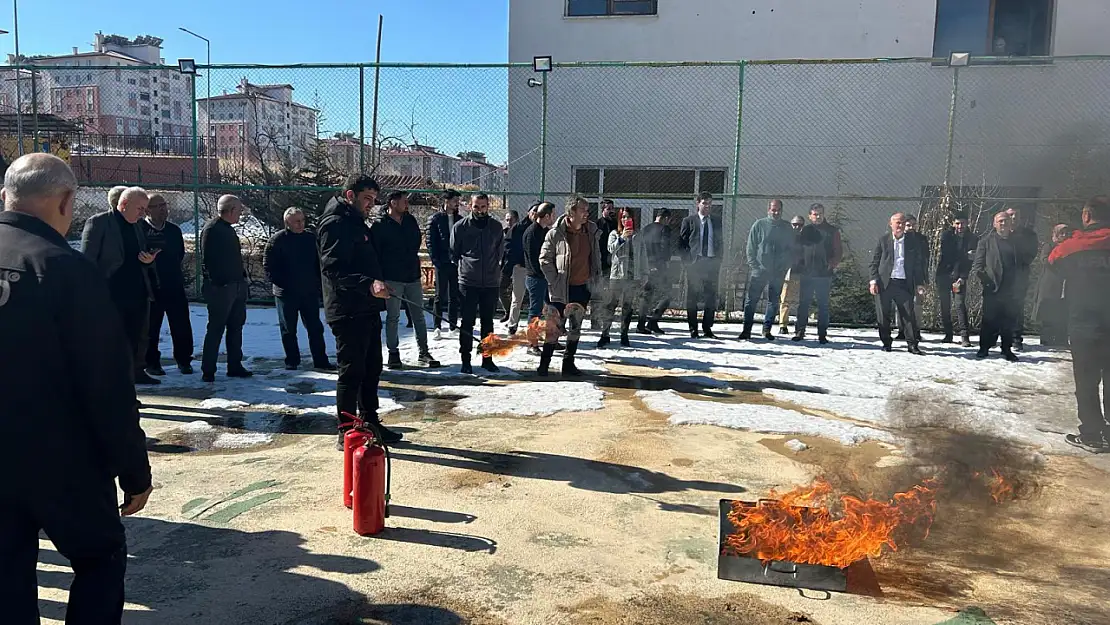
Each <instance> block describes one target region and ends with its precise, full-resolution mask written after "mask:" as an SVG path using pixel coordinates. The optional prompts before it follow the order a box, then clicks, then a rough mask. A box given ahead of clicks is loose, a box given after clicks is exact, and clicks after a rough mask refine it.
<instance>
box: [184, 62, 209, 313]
mask: <svg viewBox="0 0 1110 625" xmlns="http://www.w3.org/2000/svg"><path fill="white" fill-rule="evenodd" d="M204 71H206V72H210V71H212V68H211V67H209V68H206V69H205V70H204ZM189 80H190V81H191V82H192V83H193V267H194V271H196V274H195V275H194V282H195V284H196V294H197V297H200V162H199V161H198V160H197V75H196V74H193V75H192V76H191V77H190V78H189Z"/></svg>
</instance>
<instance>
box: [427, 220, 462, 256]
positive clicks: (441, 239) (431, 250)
mask: <svg viewBox="0 0 1110 625" xmlns="http://www.w3.org/2000/svg"><path fill="white" fill-rule="evenodd" d="M459 219H460V217H459V214H458V213H455V214H454V215H449V214H447V211H444V210H441V211H439V212H437V213H435V214H433V215H432V216H431V217H429V218H428V232H427V234H426V235H425V237H426V238H427V239H428V255H429V256H431V257H432V264H433V265H436V266H437V267H439V266H442V265H447V264H450V263H452V262H453V261H452V260H451V228H453V227H454V226H455V224H456V223H458V221H459Z"/></svg>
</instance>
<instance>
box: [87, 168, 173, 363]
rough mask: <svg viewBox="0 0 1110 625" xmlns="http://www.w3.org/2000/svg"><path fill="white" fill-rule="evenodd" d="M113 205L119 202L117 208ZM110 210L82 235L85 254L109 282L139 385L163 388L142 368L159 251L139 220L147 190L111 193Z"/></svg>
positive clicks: (91, 222)
mask: <svg viewBox="0 0 1110 625" xmlns="http://www.w3.org/2000/svg"><path fill="white" fill-rule="evenodd" d="M113 200H115V202H114V203H113ZM108 203H109V205H111V206H112V208H111V210H108V211H107V212H103V213H100V214H98V215H93V216H92V217H90V218H89V219H88V221H86V222H85V229H84V231H83V232H82V233H81V251H82V252H83V253H84V254H85V256H87V257H88V258H89V260H91V261H93V263H94V264H96V266H97V267H99V268H100V271H101V273H102V274H103V275H104V277H105V278H107V279H108V287H109V291H110V292H111V295H112V302H113V303H114V304H115V305H116V310H118V311H119V314H120V318H121V319H122V320H123V325H124V328H125V329H126V331H127V341H128V344H129V345H130V346H131V353H132V355H133V361H134V367H135V383H136V384H159V383H160V382H159V380H157V379H155V378H152V377H150V375H148V374H147V372H146V371H145V370H144V368H143V363H144V362H145V361H146V348H147V345H146V335H147V326H148V325H149V324H150V318H149V317H150V300H151V299H153V297H152V295H153V288H152V279H151V274H150V271H151V263H153V262H154V259H155V257H156V256H158V251H157V250H155V251H154V252H153V253H151V252H150V251H149V250H148V249H147V243H146V237H145V236H144V235H143V230H142V228H141V227H140V226H139V225H138V223H139V220H140V219H142V217H143V216H144V215H145V214H146V207H147V204H148V199H147V194H146V191H144V190H143V189H141V188H139V187H129V188H126V189H124V190H123V191H118V192H117V191H116V189H112V191H110V192H109V195H108Z"/></svg>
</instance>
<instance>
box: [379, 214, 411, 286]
mask: <svg viewBox="0 0 1110 625" xmlns="http://www.w3.org/2000/svg"><path fill="white" fill-rule="evenodd" d="M420 239H421V233H420V224H419V223H417V221H416V217H413V216H412V214H411V213H405V215H404V216H403V217H402V218H401V221H400V223H398V222H397V220H396V219H394V218H392V217H390V216H389V213H388V212H382V213H381V215H380V216H379V217H378V218H377V219H376V220H375V221H374V223H372V224H370V240H371V241H372V242H373V243H374V251H375V252H377V253H378V264H379V265H380V266H381V268H382V275H383V276H385V279H386V280H390V281H392V282H419V281H420Z"/></svg>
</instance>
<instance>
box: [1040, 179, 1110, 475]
mask: <svg viewBox="0 0 1110 625" xmlns="http://www.w3.org/2000/svg"><path fill="white" fill-rule="evenodd" d="M1082 219H1083V230H1082V231H1081V232H1076V233H1075V234H1074V235H1072V237H1071V238H1070V239H1068V240H1066V241H1063V242H1061V243H1060V244H1059V245H1057V246H1056V248H1055V249H1054V250H1052V253H1051V254H1049V256H1048V263H1049V265H1051V266H1052V267H1053V268H1054V269H1055V270H1057V271H1059V272H1060V274H1061V275H1063V276H1064V280H1065V281H1066V285H1067V286H1066V288H1067V291H1066V295H1065V296H1064V299H1065V300H1066V301H1067V307H1068V331H1069V332H1070V333H1071V363H1072V370H1073V371H1074V374H1075V399H1076V404H1077V405H1078V407H1079V434H1078V435H1076V434H1068V435H1067V436H1066V437H1065V438H1066V440H1067V442H1068V443H1070V444H1072V445H1075V446H1076V447H1080V448H1082V449H1085V450H1087V451H1090V452H1095V453H1105V452H1110V422H1107V418H1108V417H1110V306H1108V305H1107V303H1108V298H1110V296H1108V295H1107V294H1108V293H1110V197H1107V196H1105V195H1100V196H1098V197H1094V198H1091V199H1090V200H1088V201H1087V203H1086V205H1085V206H1084V207H1083V215H1082ZM1099 384H1102V397H1101V398H1100V397H1099Z"/></svg>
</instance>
